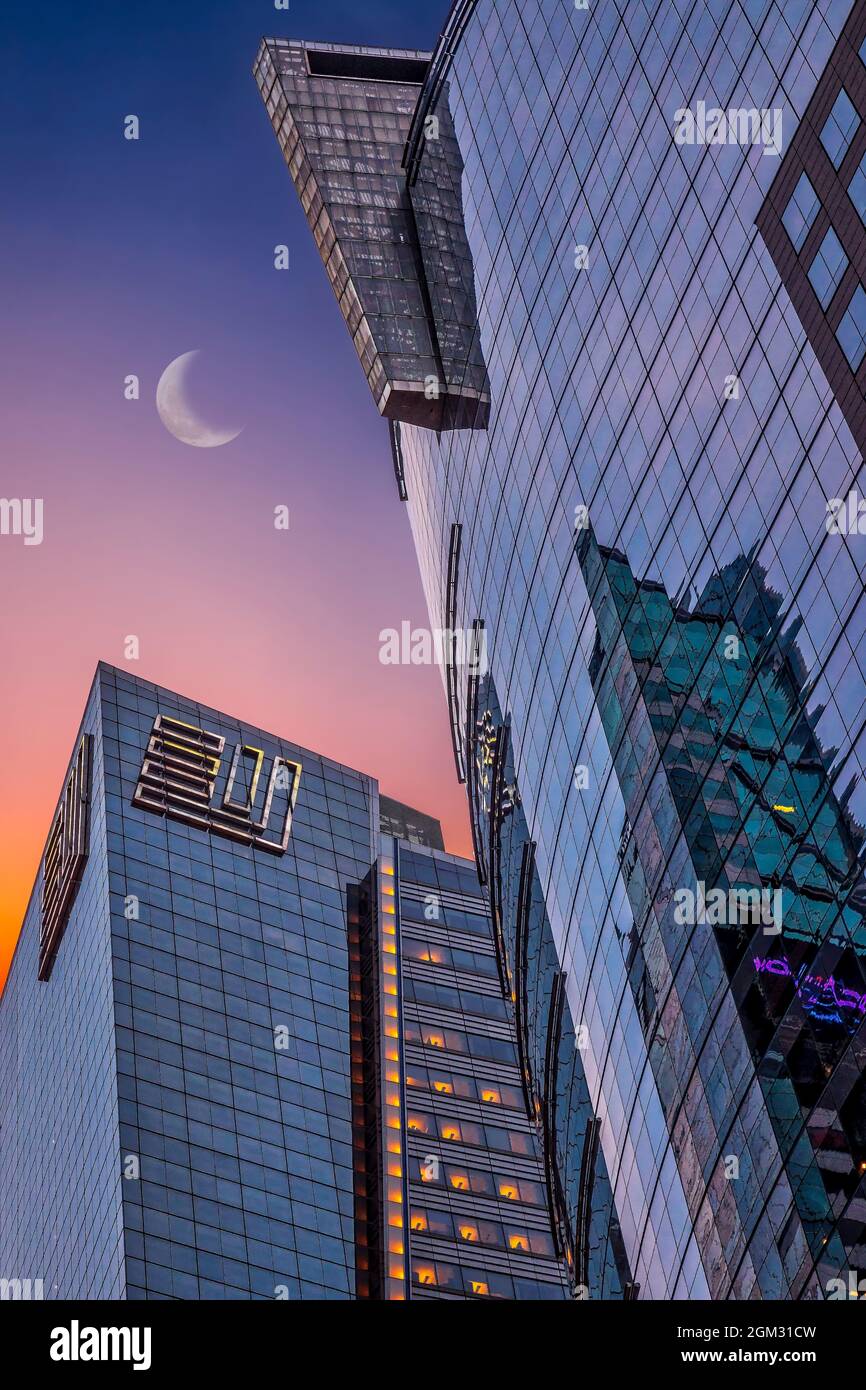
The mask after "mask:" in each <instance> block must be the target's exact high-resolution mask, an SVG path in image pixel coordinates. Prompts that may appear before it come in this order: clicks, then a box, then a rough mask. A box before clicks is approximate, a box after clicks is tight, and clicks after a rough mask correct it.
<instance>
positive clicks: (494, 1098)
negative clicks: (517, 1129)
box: [481, 1089, 502, 1105]
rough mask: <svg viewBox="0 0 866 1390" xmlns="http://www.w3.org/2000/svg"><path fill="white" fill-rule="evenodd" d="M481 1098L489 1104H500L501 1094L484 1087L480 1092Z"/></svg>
mask: <svg viewBox="0 0 866 1390" xmlns="http://www.w3.org/2000/svg"><path fill="white" fill-rule="evenodd" d="M481 1099H482V1100H486V1101H488V1102H489V1103H490V1104H491V1105H501V1104H502V1096H501V1095H500V1093H499V1091H491V1090H487V1089H485V1090H483V1091H482V1092H481Z"/></svg>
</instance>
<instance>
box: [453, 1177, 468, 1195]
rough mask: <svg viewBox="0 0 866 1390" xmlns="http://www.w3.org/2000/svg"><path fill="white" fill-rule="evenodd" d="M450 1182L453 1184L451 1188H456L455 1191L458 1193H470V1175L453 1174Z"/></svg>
mask: <svg viewBox="0 0 866 1390" xmlns="http://www.w3.org/2000/svg"><path fill="white" fill-rule="evenodd" d="M450 1182H451V1186H452V1187H453V1188H454V1190H455V1191H456V1192H468V1191H469V1175H468V1173H452V1174H451V1178H450Z"/></svg>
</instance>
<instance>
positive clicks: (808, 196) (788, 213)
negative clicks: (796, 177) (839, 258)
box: [782, 174, 821, 251]
mask: <svg viewBox="0 0 866 1390" xmlns="http://www.w3.org/2000/svg"><path fill="white" fill-rule="evenodd" d="M820 206H821V204H820V203H819V201H818V195H817V193H816V192H815V190H814V188H813V187H812V185H811V183H810V182H809V178H808V175H807V174H803V175H802V177H801V178H800V181H799V183H798V184H797V187H796V188H795V189H794V192H793V194H792V195H791V199H790V202H789V203H788V206H787V207H786V208H785V211H784V213H783V214H782V222H783V223H784V225H785V230H786V232H787V233H788V236H789V237H790V238H791V240H792V242H793V243H794V249H795V250H796V251H799V249H800V247H801V246H802V245H803V242H804V241H805V240H806V237H807V236H808V234H809V229H810V227H811V226H812V223H813V222H814V221H815V216H816V214H817V212H818V209H819V207H820Z"/></svg>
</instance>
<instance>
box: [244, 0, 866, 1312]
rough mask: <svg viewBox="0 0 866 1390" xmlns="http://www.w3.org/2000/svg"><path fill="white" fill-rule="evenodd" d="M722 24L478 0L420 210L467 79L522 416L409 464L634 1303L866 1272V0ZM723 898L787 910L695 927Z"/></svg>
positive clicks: (500, 371) (508, 928) (462, 148)
mask: <svg viewBox="0 0 866 1390" xmlns="http://www.w3.org/2000/svg"><path fill="white" fill-rule="evenodd" d="M710 10H711V7H709V6H707V5H706V4H704V3H697V4H694V5H691V6H688V7H685V8H684V9H682V10H681V11H679V10H677V11H674V10H673V9H670V7H669V9H668V10H667V11H666V12H665V19H664V22H663V23H660V22H659V18H658V14H657V12H656V11H654V10H653V9H652V7H645V6H639V5H628V6H619V7H617V6H614V7H611V6H600V5H596V6H590V7H589V8H588V9H587V10H583V11H580V10H577V9H575V8H573V7H571V6H568V5H562V4H560V3H558V0H521V3H520V4H517V3H516V0H495V2H494V0H475V2H474V3H473V0H457V3H456V4H454V5H453V7H452V9H451V12H450V15H449V18H448V20H447V21H446V26H445V29H444V30H443V35H442V39H441V41H440V42H439V44H438V45H437V47H436V50H435V51H434V53H433V56H432V59H431V60H430V64H429V68H428V69H427V71H426V74H425V76H424V77H423V81H422V82H421V83H420V86H419V88H418V91H417V102H416V105H415V110H414V114H412V115H411V117H410V118H409V123H408V136H407V139H406V145H405V148H404V150H403V153H402V156H401V157H402V173H403V181H404V192H405V194H406V196H407V197H408V198H409V199H410V200H411V201H412V204H413V207H416V206H417V207H418V208H421V207H422V206H423V198H424V191H425V189H427V188H430V187H432V186H434V185H435V182H436V178H437V171H438V163H437V160H438V158H439V156H438V155H437V153H436V151H435V148H434V143H433V142H432V141H431V140H430V139H428V138H427V119H428V117H429V116H431V115H436V114H437V112H438V109H439V107H440V106H441V105H442V104H443V103H447V110H448V115H449V122H450V124H449V126H448V129H449V131H451V130H453V132H454V139H455V142H456V146H457V148H458V150H459V160H458V159H457V158H454V159H453V160H451V161H450V163H451V167H452V168H453V169H455V170H456V169H457V168H460V169H461V170H462V177H461V187H460V199H459V208H460V210H461V211H462V215H463V225H464V231H465V241H466V248H467V254H466V255H465V256H463V255H461V257H460V264H461V266H462V267H464V268H466V269H467V270H468V269H470V268H471V270H472V272H473V275H474V294H473V300H472V311H473V312H472V315H471V316H470V315H469V314H468V313H467V314H465V315H464V314H463V312H462V310H460V311H459V312H458V314H457V318H458V323H459V324H460V325H461V326H462V327H464V328H465V327H466V325H467V323H468V322H469V320H470V317H471V318H473V319H474V321H475V323H476V324H477V334H476V335H475V336H476V337H477V341H478V342H479V343H480V344H481V348H482V349H483V359H484V363H485V367H486V387H485V391H486V394H487V395H489V402H490V404H489V409H488V410H487V413H486V418H485V428H484V429H482V430H469V429H466V430H457V431H453V430H452V431H449V432H447V433H446V432H437V431H434V430H432V429H429V428H419V424H421V425H423V424H424V423H425V422H424V421H419V420H418V419H415V420H409V419H403V421H402V423H400V424H399V426H397V425H395V426H394V428H393V431H392V451H393V462H394V469H395V475H396V479H397V485H398V489H399V494H400V496H401V497H402V498H404V499H405V500H407V504H408V509H409V515H410V520H411V525H412V529H413V536H414V539H415V543H416V547H417V551H418V555H419V561H420V564H421V569H422V576H423V581H424V585H425V590H426V595H427V600H428V606H429V610H430V621H431V625H432V626H434V627H440V628H445V627H447V628H454V627H458V628H460V629H462V630H464V631H467V630H470V629H471V628H472V627H473V625H474V624H479V625H480V624H484V632H485V635H486V638H487V649H488V652H489V671H488V672H487V673H486V674H485V675H484V676H480V675H473V674H469V676H468V679H467V678H466V676H465V673H464V675H463V676H461V678H459V679H458V677H457V675H456V673H455V672H453V671H452V672H450V673H449V676H448V681H447V690H448V700H449V714H450V721H451V728H452V735H453V737H454V741H455V759H456V764H457V768H458V772H459V773H460V775H461V776H465V780H466V784H467V791H468V794H469V800H470V806H471V808H472V812H473V833H474V839H475V849H476V856H477V859H478V864H479V871H480V874H481V876H482V878H483V879H484V880H485V883H486V886H487V888H488V891H489V893H490V897H491V902H492V908H493V922H494V941H495V943H496V948H497V952H498V955H499V958H500V962H501V967H502V969H503V971H504V972H505V973H506V978H507V980H508V983H509V986H510V988H511V989H512V992H513V993H514V995H515V1006H516V1010H517V1021H518V1034H517V1036H518V1043H519V1048H520V1072H521V1077H522V1080H523V1084H524V1087H525V1090H526V1093H527V1098H528V1101H529V1104H530V1108H531V1110H532V1112H533V1113H534V1114H535V1116H536V1122H537V1124H538V1126H539V1128H540V1132H541V1133H542V1136H543V1139H544V1146H545V1155H546V1158H547V1176H546V1181H547V1183H548V1186H549V1190H550V1192H551V1201H552V1204H553V1206H554V1210H555V1211H556V1213H557V1237H556V1238H557V1240H558V1241H559V1242H560V1243H561V1245H562V1247H563V1249H564V1250H565V1251H566V1252H568V1249H569V1247H570V1249H571V1254H572V1259H573V1261H574V1264H575V1267H576V1268H577V1270H580V1268H581V1267H583V1268H587V1265H586V1260H587V1253H586V1252H587V1251H588V1252H589V1257H588V1259H589V1264H588V1268H589V1270H590V1275H589V1276H588V1278H587V1279H586V1280H585V1282H587V1283H588V1284H589V1285H590V1286H591V1288H592V1289H593V1291H595V1292H597V1291H599V1290H600V1289H602V1288H603V1289H604V1291H605V1293H606V1294H608V1295H612V1296H629V1297H633V1296H639V1297H641V1298H645V1297H676V1298H706V1297H714V1298H735V1299H738V1298H744V1299H745V1298H775V1297H782V1298H791V1297H806V1298H820V1297H823V1296H824V1293H825V1291H826V1287H827V1281H828V1279H829V1278H832V1277H834V1276H836V1275H837V1274H838V1273H839V1271H840V1270H842V1271H845V1270H847V1269H849V1268H850V1269H854V1270H857V1271H860V1272H861V1273H862V1274H866V1168H863V1170H862V1171H861V1164H863V1163H866V1154H864V1144H866V1099H864V1093H863V1086H862V1081H861V1078H862V1075H863V1072H864V1069H866V1029H864V1024H863V1023H862V1022H861V1021H859V1016H858V1009H859V1005H858V1004H857V1000H858V999H859V998H860V996H861V995H862V992H863V983H862V981H863V973H862V959H863V957H862V950H863V942H862V940H861V936H860V933H861V931H862V927H861V921H862V909H863V906H864V901H863V892H862V887H861V886H860V873H861V870H862V867H863V834H862V831H861V828H860V827H862V826H863V825H864V824H866V782H864V779H863V771H864V766H866V724H864V720H866V674H864V667H866V661H864V652H866V640H864V638H866V599H864V590H863V583H862V572H863V566H864V561H866V556H864V552H863V549H862V546H863V544H864V543H866V542H864V541H863V539H862V538H860V537H858V536H857V535H856V534H852V535H847V536H846V535H844V534H843V535H839V534H832V533H830V532H828V529H827V527H826V526H825V520H826V517H827V504H828V500H829V499H831V498H841V499H844V498H847V497H848V496H849V494H850V493H851V492H852V490H856V492H857V494H858V496H860V497H863V496H866V476H864V473H863V463H862V457H861V454H860V451H859V448H858V445H862V442H863V438H866V435H863V436H862V438H861V434H862V432H863V429H864V424H863V422H864V420H866V394H864V392H866V387H864V378H863V373H864V372H866V320H864V321H862V322H861V320H862V318H863V316H862V313H861V310H862V306H863V305H864V304H866V238H864V226H866V197H864V192H863V190H864V187H866V184H864V176H863V167H862V166H863V160H864V148H866V146H864V141H866V63H864V57H866V48H864V40H866V4H864V3H863V0H857V2H856V3H855V4H853V5H843V6H840V7H829V9H827V8H826V7H825V11H822V12H820V13H819V12H818V11H816V10H815V8H814V7H811V8H810V7H805V8H803V7H793V8H792V7H791V6H790V5H786V4H785V3H784V2H783V0H765V3H762V4H761V5H759V6H758V7H757V9H756V10H755V13H754V15H753V16H752V19H753V21H754V23H753V24H749V25H747V26H745V27H744V26H743V24H742V16H741V15H740V14H739V11H738V10H737V9H736V7H729V10H728V12H726V13H725V14H724V15H719V14H717V13H716V11H715V10H713V12H712V13H711V12H710ZM843 31H844V33H843ZM399 56H400V55H398V54H394V53H393V52H390V53H389V57H390V58H391V59H392V60H396V59H398V58H399ZM843 89H844V90H843ZM265 96H266V99H268V100H271V101H273V100H274V94H273V92H271V94H270V96H268V93H267V92H266V93H265ZM277 99H278V98H277ZM700 102H703V103H704V105H705V106H707V107H709V106H712V105H715V104H716V103H717V102H718V104H719V105H721V106H724V107H725V108H728V109H743V110H746V111H749V110H754V111H756V112H760V111H765V110H766V111H771V110H773V109H775V108H777V107H779V105H780V102H781V103H782V108H783V109H782V132H783V151H782V157H781V159H779V158H769V157H765V155H764V154H763V153H762V151H761V149H760V148H759V147H757V146H755V145H752V144H751V143H746V144H743V145H738V144H736V143H735V142H734V141H730V142H727V143H725V144H724V145H715V144H712V143H706V144H694V145H688V144H678V143H677V142H676V141H675V140H674V125H675V113H676V111H677V110H678V109H680V108H684V109H692V110H694V109H695V108H696V106H697V104H698V103H700ZM272 115H273V112H272ZM402 129H403V127H402V126H401V133H402ZM394 144H396V141H392V145H394ZM351 158H352V154H351V151H349V152H348V153H347V159H348V160H349V161H351ZM390 167H391V168H392V170H393V169H394V165H393V163H392V164H391V166H390ZM452 206H453V208H454V209H456V208H457V206H458V203H457V200H456V199H455V200H454V201H453V203H452ZM311 220H312V219H311ZM581 248H585V249H586V254H585V255H584V254H582V252H581ZM422 259H423V264H424V267H425V274H424V280H425V282H426V284H427V288H428V291H430V288H431V285H436V284H438V283H439V280H438V277H437V272H436V267H435V258H433V259H432V260H431V259H430V258H422ZM447 281H448V276H447V274H446V275H444V277H443V283H446V282H447ZM451 283H452V284H453V286H454V288H455V289H457V288H458V287H459V288H460V289H461V292H462V281H460V280H459V277H457V276H454V277H452V280H451ZM461 302H462V301H461ZM430 303H431V305H432V303H433V295H432V292H431V293H430ZM436 303H437V313H439V314H440V315H441V314H443V313H447V310H446V309H445V308H443V305H444V303H445V301H444V300H443V299H439V300H437V301H436ZM429 312H430V313H431V316H432V310H429ZM442 336H443V338H444V337H445V336H446V335H444V334H443V335H442ZM479 350H481V349H479ZM465 355H466V360H467V362H468V361H470V354H468V353H466V354H465ZM468 380H469V381H470V383H471V384H472V383H473V378H472V376H471V372H470V375H469V377H468ZM587 517H588V522H589V524H588V527H586V529H587V530H588V531H589V533H590V535H589V536H587V537H585V538H584V540H583V541H581V539H580V536H578V541H579V542H580V543H579V544H578V545H577V546H576V545H575V532H576V529H578V530H579V528H580V527H581V526H584V527H585V524H586V519H587ZM744 557H747V558H744ZM723 636H728V637H731V638H735V639H736V640H737V642H739V644H740V655H739V657H738V658H737V659H736V660H728V659H727V658H724V659H722V660H718V659H716V656H715V647H713V646H712V641H715V640H720V639H721V638H722V637H723ZM711 639H712V640H711ZM711 647H712V652H711V650H710V649H711ZM789 808H793V809H789ZM701 885H703V886H705V887H706V890H707V892H712V891H713V890H714V888H717V889H721V888H730V889H732V890H737V891H738V892H739V893H742V894H745V893H747V892H751V891H754V892H755V893H759V892H766V893H767V894H769V895H770V898H769V901H771V902H773V903H775V902H776V901H778V899H777V898H776V896H775V895H776V894H779V895H780V897H781V903H782V917H783V930H782V933H781V936H779V935H765V934H764V933H763V932H761V931H759V930H758V928H757V925H756V924H755V923H754V922H753V921H752V922H750V921H748V920H745V921H741V920H738V921H737V922H736V923H733V924H732V923H727V924H724V925H722V924H714V923H713V922H711V921H708V920H705V914H698V917H699V920H696V921H695V923H694V925H693V926H691V925H690V926H688V928H686V927H684V926H683V924H681V923H679V922H677V921H676V920H675V917H674V912H675V907H676V902H677V899H676V894H677V893H679V892H684V891H686V890H688V891H690V892H691V893H692V894H693V895H694V899H695V901H697V895H698V892H699V890H700V888H701ZM738 901H739V899H738ZM527 905H529V906H527ZM548 933H549V935H548ZM548 944H549V949H550V954H549V956H548V955H547V954H546V952H547V950H548ZM756 962H758V963H757V964H756ZM831 981H832V984H831V983H830V982H831ZM557 982H558V983H557ZM557 994H559V995H561V1000H560V999H559V998H558V997H557ZM560 1009H561V1013H560ZM837 1015H838V1016H840V1017H843V1022H842V1024H840V1023H839V1022H838V1021H837V1018H836V1016H837ZM567 1017H570V1019H571V1023H572V1024H573V1027H574V1032H575V1034H576V1035H577V1036H578V1037H579V1038H580V1040H581V1042H582V1045H581V1046H579V1047H578V1048H577V1049H576V1052H577V1057H576V1058H575V1060H574V1062H573V1063H572V1062H571V1061H570V1060H569V1058H568V1057H567V1056H566V1057H565V1058H562V1057H560V1058H559V1062H558V1065H557V1066H554V1065H553V1062H554V1059H555V1053H556V1045H555V1044H556V1039H557V1037H559V1038H561V1039H564V1038H565V1036H566V1034H567V1032H568V1029H567V1028H566V1025H565V1023H561V1022H560V1020H565V1019H566V1018H567ZM548 1041H550V1044H551V1046H550V1047H548ZM563 1046H564V1043H563ZM568 1075H571V1076H572V1078H573V1081H572V1084H571V1090H570V1092H568V1094H567V1093H566V1091H565V1090H563V1089H561V1087H560V1080H559V1078H560V1076H568ZM554 1077H555V1078H556V1080H555V1083H554ZM566 1108H568V1114H566V1113H565V1111H566ZM554 1131H555V1134H554ZM729 1160H731V1161H729ZM733 1160H736V1162H735V1163H734V1162H733ZM735 1169H736V1176H734V1175H733V1174H734V1170H735ZM587 1219H588V1220H589V1222H590V1229H591V1231H592V1232H593V1234H592V1235H591V1236H590V1237H588V1238H587V1237H586V1235H585V1234H581V1231H580V1228H581V1226H582V1225H583V1224H584V1223H585V1222H586V1220H587ZM593 1222H595V1223H596V1225H595V1226H593V1224H592V1223H593ZM576 1282H580V1281H576Z"/></svg>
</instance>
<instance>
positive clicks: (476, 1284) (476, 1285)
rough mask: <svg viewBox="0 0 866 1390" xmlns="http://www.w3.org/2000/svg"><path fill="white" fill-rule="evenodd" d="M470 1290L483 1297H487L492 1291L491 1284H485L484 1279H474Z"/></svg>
mask: <svg viewBox="0 0 866 1390" xmlns="http://www.w3.org/2000/svg"><path fill="white" fill-rule="evenodd" d="M469 1291H470V1293H477V1294H480V1295H481V1296H482V1297H483V1298H486V1297H487V1295H488V1294H489V1293H490V1286H489V1284H485V1283H484V1281H483V1280H481V1279H473V1280H471V1281H470V1284H469Z"/></svg>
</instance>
